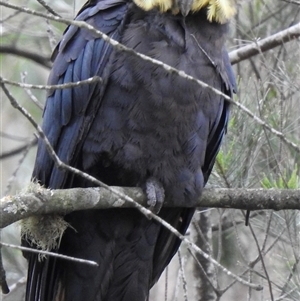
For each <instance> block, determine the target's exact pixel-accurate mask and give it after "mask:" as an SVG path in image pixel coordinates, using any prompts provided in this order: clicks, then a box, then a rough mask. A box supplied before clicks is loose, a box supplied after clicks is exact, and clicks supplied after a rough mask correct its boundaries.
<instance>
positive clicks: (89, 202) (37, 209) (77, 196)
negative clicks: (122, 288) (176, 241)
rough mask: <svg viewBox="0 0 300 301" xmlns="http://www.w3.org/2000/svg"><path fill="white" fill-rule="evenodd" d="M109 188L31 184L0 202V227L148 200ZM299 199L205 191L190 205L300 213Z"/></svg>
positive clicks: (135, 191) (286, 193)
mask: <svg viewBox="0 0 300 301" xmlns="http://www.w3.org/2000/svg"><path fill="white" fill-rule="evenodd" d="M110 188H111V189H112V190H111V191H108V190H107V189H106V188H103V187H93V188H72V189H57V190H51V189H46V188H43V187H41V186H40V185H39V184H36V183H31V184H30V185H29V187H28V188H27V189H26V190H25V191H23V192H20V193H19V194H16V195H13V196H6V197H4V198H2V199H1V205H0V215H1V217H2V218H1V221H0V228H3V227H6V226H7V225H9V224H12V223H14V222H16V221H18V220H21V219H23V218H26V217H29V216H32V215H41V214H67V213H70V212H73V211H77V210H86V209H108V208H128V207H136V205H135V204H134V203H133V202H132V201H128V200H126V199H125V200H124V199H121V198H120V195H126V196H127V197H128V198H129V199H131V200H134V201H135V202H136V203H138V204H139V205H140V206H147V198H146V195H144V193H143V190H142V189H141V188H132V187H110ZM115 192H117V195H116V194H115ZM299 200H300V189H295V190H292V189H270V190H266V189H245V188H240V189H235V188H232V189H225V188H205V189H204V191H203V194H202V196H201V198H199V200H198V202H197V203H196V204H193V207H209V208H235V209H243V210H247V209H249V210H263V209H274V210H283V209H294V210H295V209H298V210H300V202H299ZM164 206H165V207H174V206H176V207H186V204H185V203H184V202H183V203H182V204H178V203H176V204H172V203H171V202H165V204H164ZM144 209H145V210H147V209H146V208H144Z"/></svg>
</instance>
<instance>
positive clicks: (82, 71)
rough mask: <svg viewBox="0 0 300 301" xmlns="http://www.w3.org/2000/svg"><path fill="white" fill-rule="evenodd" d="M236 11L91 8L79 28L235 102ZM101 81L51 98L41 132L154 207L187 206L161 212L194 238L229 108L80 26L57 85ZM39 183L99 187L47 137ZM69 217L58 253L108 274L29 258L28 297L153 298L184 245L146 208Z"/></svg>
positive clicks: (68, 43)
mask: <svg viewBox="0 0 300 301" xmlns="http://www.w3.org/2000/svg"><path fill="white" fill-rule="evenodd" d="M235 11H236V0H219V1H218V0H90V1H88V2H87V3H86V4H85V5H84V6H83V7H82V9H81V10H80V12H79V13H78V15H77V17H76V20H81V21H85V22H87V23H88V24H90V25H92V26H94V27H95V28H96V29H99V30H100V31H102V32H103V33H105V34H106V35H108V36H110V37H112V38H113V39H115V40H117V41H119V42H120V43H122V44H124V45H126V46H127V47H130V48H132V49H134V50H135V51H137V52H140V53H143V54H145V55H147V56H149V57H151V58H154V59H157V60H160V61H162V62H164V63H166V64H169V65H171V66H173V67H175V68H177V69H179V70H183V71H185V72H186V73H187V74H189V75H191V76H193V77H195V78H196V79H199V80H202V81H204V82H205V83H207V84H209V85H210V86H212V87H214V88H216V89H218V90H220V91H222V92H224V93H226V94H227V95H228V96H231V95H232V93H233V91H234V90H235V81H234V76H233V72H232V69H231V65H230V62H229V58H228V54H227V52H226V49H225V46H224V42H225V39H226V32H227V29H228V22H229V20H230V18H231V17H233V15H234V14H235ZM92 76H99V77H101V78H102V81H101V82H97V83H92V84H89V85H87V84H85V85H81V86H79V87H74V88H68V89H60V90H58V89H57V90H55V91H52V92H51V93H49V95H48V97H47V102H46V106H45V110H44V114H43V125H42V128H43V131H44V133H45V135H46V136H47V137H48V139H49V141H50V143H51V145H52V146H53V149H54V150H55V152H56V153H57V155H58V156H59V158H60V159H61V160H62V161H63V162H65V163H67V164H69V165H71V166H73V167H76V168H78V169H80V170H82V171H84V172H86V173H89V174H91V175H92V176H94V177H96V178H97V179H99V180H101V181H102V182H104V183H106V184H108V185H114V186H130V187H141V188H143V189H144V191H145V193H146V194H147V197H148V198H149V201H150V203H151V204H152V207H153V204H154V209H157V205H158V209H159V207H160V206H161V203H162V202H163V201H164V200H170V201H172V203H174V204H175V205H176V203H178V204H183V203H184V204H186V207H176V206H175V208H166V207H162V208H161V210H160V211H159V210H157V211H159V213H158V214H159V216H160V217H162V218H163V219H165V220H166V221H167V222H168V223H170V224H171V225H172V226H173V227H175V228H176V229H178V231H180V232H181V233H183V234H184V233H185V231H186V229H187V227H188V226H189V223H190V221H191V218H192V216H193V213H194V209H193V208H191V206H193V204H195V201H196V200H197V199H198V198H199V196H200V194H201V191H202V190H203V187H204V185H205V184H206V182H207V180H208V177H209V175H210V172H211V170H212V167H213V164H214V161H215V158H216V155H217V152H218V150H219V147H220V144H221V141H222V138H223V136H224V133H225V131H226V126H227V123H228V118H229V117H228V115H229V103H228V102H227V101H226V100H224V97H222V96H220V95H217V94H215V93H214V92H213V91H211V90H210V89H205V88H202V87H201V86H199V85H197V84H196V83H195V82H191V81H188V80H186V79H184V78H182V77H179V76H178V75H176V74H174V73H170V72H168V71H166V70H165V69H163V68H161V67H159V66H157V65H154V64H152V63H151V62H149V61H144V60H142V59H139V58H137V57H135V56H134V55H131V54H128V53H124V52H120V51H118V50H116V49H114V48H113V47H112V46H111V45H110V44H109V43H107V42H105V41H104V40H103V39H101V38H99V37H98V36H96V35H95V34H93V33H92V32H91V31H88V30H86V29H81V28H78V27H76V26H73V25H72V26H69V27H68V28H67V29H66V31H65V33H64V35H63V38H62V40H61V42H60V43H59V45H58V46H57V48H56V50H55V52H54V65H53V68H52V71H51V74H50V77H49V84H51V85H53V84H63V83H69V82H77V81H80V80H84V79H87V78H90V77H92ZM32 177H33V179H34V180H36V181H38V182H39V183H41V184H42V185H44V186H45V187H49V188H52V189H64V188H72V187H83V188H84V187H90V186H93V185H94V184H93V183H91V182H89V181H88V180H84V179H83V178H81V177H79V176H76V175H74V174H73V173H71V172H67V171H63V170H58V169H57V168H56V166H55V165H54V162H53V160H52V159H51V157H50V156H49V154H48V152H47V150H46V147H45V145H44V143H43V141H42V140H40V141H39V146H38V151H37V157H36V162H35V167H34V171H33V176H32ZM181 206H182V205H181ZM64 219H65V221H66V222H67V223H68V224H69V225H70V226H69V227H68V229H67V230H66V231H65V233H64V234H63V236H62V238H61V240H60V242H59V247H58V250H56V251H57V252H58V253H60V254H65V255H69V256H72V257H78V258H83V259H89V260H93V261H95V262H97V263H98V264H99V266H98V267H91V266H88V265H85V264H82V263H74V262H71V261H67V260H61V259H57V258H53V257H47V258H45V259H40V258H39V257H38V256H37V255H36V254H33V253H26V257H27V259H28V262H29V268H28V282H27V290H26V300H27V301H145V300H147V298H148V294H149V290H150V288H151V287H152V286H153V284H154V283H155V282H156V281H157V280H158V278H159V276H160V275H161V273H162V272H163V270H164V268H165V267H166V266H167V265H168V263H169V262H170V260H171V259H172V257H173V256H174V254H175V253H176V251H177V249H178V247H179V245H180V240H179V239H178V238H177V237H176V236H174V235H173V234H171V233H170V232H169V230H167V229H165V228H164V227H163V226H162V225H160V224H159V223H158V222H156V221H155V220H153V219H148V218H146V217H145V216H143V215H142V214H141V213H140V212H139V211H138V210H136V209H107V210H85V211H78V212H73V213H71V214H68V215H66V216H65V217H64ZM28 243H29V244H30V242H28V241H26V240H25V239H23V244H25V245H28ZM31 245H32V243H31Z"/></svg>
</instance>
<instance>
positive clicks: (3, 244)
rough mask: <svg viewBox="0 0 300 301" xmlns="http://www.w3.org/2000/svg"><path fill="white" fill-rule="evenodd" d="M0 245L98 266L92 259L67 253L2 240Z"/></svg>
mask: <svg viewBox="0 0 300 301" xmlns="http://www.w3.org/2000/svg"><path fill="white" fill-rule="evenodd" d="M0 245H1V246H4V247H8V248H13V249H17V250H21V251H27V252H32V253H37V254H43V255H47V256H52V257H57V258H61V259H65V260H70V261H75V262H79V263H85V264H88V265H92V266H99V265H98V263H97V262H95V261H92V260H86V259H81V258H76V257H71V256H67V255H62V254H57V253H53V252H49V251H42V250H37V249H33V248H27V247H22V246H16V245H12V244H8V243H5V242H2V241H0Z"/></svg>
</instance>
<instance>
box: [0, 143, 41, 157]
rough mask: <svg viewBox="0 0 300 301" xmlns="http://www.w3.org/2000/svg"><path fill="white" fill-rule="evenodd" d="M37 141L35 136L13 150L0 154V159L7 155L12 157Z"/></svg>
mask: <svg viewBox="0 0 300 301" xmlns="http://www.w3.org/2000/svg"><path fill="white" fill-rule="evenodd" d="M37 141H38V140H37V138H34V139H32V140H31V141H29V142H27V143H26V144H24V145H22V146H20V147H17V148H15V149H13V150H9V151H7V152H4V153H2V154H0V160H3V159H7V158H9V157H13V156H15V155H18V154H20V153H22V152H24V151H25V150H26V149H28V148H30V147H32V146H35V145H37Z"/></svg>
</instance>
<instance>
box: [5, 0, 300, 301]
mask: <svg viewBox="0 0 300 301" xmlns="http://www.w3.org/2000/svg"><path fill="white" fill-rule="evenodd" d="M9 2H10V3H12V4H16V5H19V6H23V7H28V8H30V9H32V10H35V11H38V12H44V13H45V12H46V9H45V8H44V7H43V6H42V5H41V4H40V3H39V1H36V0H10V1H9ZM45 2H46V3H48V4H49V5H50V6H51V8H52V9H53V10H54V11H55V12H57V13H58V14H59V15H60V16H62V17H66V18H73V17H74V16H75V15H76V12H77V11H78V9H79V8H80V7H81V5H82V4H83V3H84V2H85V1H82V0H52V1H45ZM0 12H1V22H0V26H1V32H2V37H1V45H0V62H1V76H2V77H4V78H6V79H9V80H13V81H17V82H26V83H31V84H45V83H46V82H47V76H48V73H49V70H50V69H49V66H50V61H49V58H50V56H51V52H52V50H53V48H54V47H55V45H56V43H57V42H58V41H59V39H60V37H61V35H62V32H63V30H64V29H65V26H64V25H62V24H59V23H55V22H52V21H47V20H45V19H42V18H39V17H35V16H32V15H28V14H24V13H20V12H18V11H15V10H11V9H8V8H5V7H3V6H0ZM298 22H300V3H299V1H281V0H275V1H274V0H265V1H264V0H253V1H247V0H245V1H242V2H241V4H240V6H239V12H238V14H237V16H236V18H235V20H233V22H232V24H231V31H230V36H229V40H228V50H229V52H230V51H231V50H235V49H238V48H240V47H242V46H244V45H247V44H249V43H251V42H253V41H257V40H259V39H262V38H265V37H268V36H270V35H272V34H274V33H277V32H280V31H281V30H283V29H286V28H288V27H290V26H292V25H294V24H296V23H298ZM299 46H300V43H299V39H298V40H297V39H296V40H294V41H291V42H289V43H286V44H283V45H281V46H279V47H276V48H274V49H272V50H270V51H268V52H265V53H263V54H259V55H256V56H255V57H251V58H249V59H247V60H245V61H242V62H240V63H238V64H237V65H235V66H234V70H235V74H236V77H237V83H238V93H237V95H236V96H235V100H236V101H237V102H240V103H242V104H243V105H245V106H246V107H247V108H249V109H250V110H251V111H252V112H253V113H254V114H255V115H256V116H259V117H260V118H261V119H263V120H265V121H266V122H267V123H268V124H269V125H271V126H272V127H273V128H275V129H277V130H278V131H280V132H282V133H283V134H284V135H285V136H286V137H287V138H288V139H290V140H291V141H293V142H294V143H296V144H298V145H300V104H299V99H300V72H299V70H300V63H299V61H300V60H299V58H300V47H299ZM30 54H34V55H35V57H36V58H38V59H39V60H40V61H39V62H36V61H35V60H32V59H30ZM9 89H10V91H11V93H12V94H13V96H14V97H15V98H16V99H17V100H18V101H19V102H20V104H21V105H22V106H24V108H26V110H28V111H29V112H30V114H32V116H33V117H34V118H35V119H36V120H37V121H38V122H39V123H40V121H41V116H42V109H41V108H40V107H42V106H43V104H44V100H45V95H46V93H45V91H43V90H25V89H21V88H18V87H12V86H9ZM0 114H1V117H0V118H1V125H0V138H1V157H0V166H1V171H0V172H1V181H0V185H1V186H0V189H1V196H3V195H5V194H13V193H15V192H16V191H19V190H21V189H22V188H24V187H25V186H26V185H27V184H28V182H29V181H30V176H31V172H32V168H33V162H34V157H35V152H36V147H35V146H34V145H33V146H32V144H34V142H33V139H34V129H33V127H32V126H31V125H30V124H29V122H28V121H27V120H26V119H25V117H23V116H22V115H21V114H20V113H19V112H18V111H17V110H15V109H14V108H13V107H12V106H11V105H10V103H9V101H8V100H7V98H6V97H5V96H4V95H1V111H0ZM18 149H22V151H19V152H18V151H17V150H18ZM14 151H15V152H14ZM299 169H300V155H299V153H297V152H296V151H295V150H294V149H292V148H290V147H289V146H287V145H285V144H284V143H283V142H282V141H281V140H280V139H278V137H276V136H274V135H273V134H272V133H270V132H268V131H266V130H265V129H264V128H263V127H261V126H260V125H258V124H257V123H256V122H255V120H253V119H252V118H250V117H248V116H247V115H245V114H244V113H243V112H242V111H240V110H239V109H237V108H236V107H232V116H231V121H230V124H229V128H228V134H227V136H226V139H225V142H224V145H223V146H222V149H221V152H220V154H219V156H218V159H217V163H216V165H215V168H214V171H213V174H212V176H211V178H210V181H209V185H210V186H212V187H228V188H235V187H239V188H266V189H267V188H268V189H269V188H300V187H299V186H300V180H299V174H300V171H299ZM251 225H252V227H251V228H249V227H245V226H244V215H243V213H242V212H240V211H239V210H231V209H227V210H223V209H211V210H199V211H198V212H197V214H196V216H195V222H194V223H193V225H192V226H191V228H190V231H189V232H188V235H189V238H191V239H195V240H196V241H197V242H198V243H199V244H200V246H201V247H203V249H204V250H206V251H207V252H208V253H210V254H211V256H213V257H214V258H215V259H216V260H218V261H219V262H220V263H221V264H222V265H223V266H224V267H226V268H228V269H229V270H230V271H232V272H234V273H236V274H238V275H243V276H244V279H246V280H247V281H251V282H255V283H259V284H261V285H262V286H263V287H264V289H263V291H260V292H257V291H254V290H252V289H251V288H249V287H247V286H244V285H242V284H240V283H238V282H236V283H233V279H232V278H231V277H230V276H228V275H226V274H225V273H224V272H223V271H222V269H220V268H215V267H213V266H211V265H208V266H205V264H206V263H205V262H204V261H203V259H201V258H198V259H199V261H200V262H201V263H202V265H203V267H205V270H206V275H207V276H209V278H210V280H211V282H212V283H213V285H214V287H215V290H213V289H212V288H211V286H210V285H207V279H206V277H205V276H204V274H203V272H202V270H201V269H200V268H199V266H198V264H197V262H196V261H195V259H194V258H193V256H192V255H191V253H190V252H189V250H187V248H186V247H185V246H182V248H181V252H180V254H181V255H180V256H179V257H178V256H175V258H174V259H173V262H172V265H171V266H170V267H169V268H168V272H167V275H166V274H164V275H163V276H162V277H161V279H160V281H159V284H158V285H156V287H154V289H153V290H152V293H151V300H165V298H166V300H189V301H195V300H204V301H206V300H222V301H227V300H255V301H256V300H294V301H296V300H300V270H299V269H300V264H299V260H300V214H299V212H297V211H280V212H271V211H261V212H260V211H259V212H253V213H252V214H251ZM1 240H2V241H4V242H9V243H13V244H17V245H18V244H19V243H20V236H19V225H18V224H14V225H11V226H9V227H7V228H5V229H4V230H2V232H1ZM179 259H180V260H179ZM3 260H4V265H5V269H6V272H7V278H8V283H9V285H10V287H11V288H12V292H11V293H10V294H9V295H7V296H4V295H3V296H2V298H3V300H5V301H15V300H23V299H24V297H23V294H24V286H25V282H26V278H25V277H26V262H25V261H24V259H23V257H22V255H21V253H20V252H19V251H17V250H14V249H8V248H3ZM243 273H244V274H243ZM230 284H232V285H230ZM228 285H230V287H228ZM166 292H167V293H166ZM200 295H201V296H200ZM165 296H166V297H165ZM0 298H1V297H0Z"/></svg>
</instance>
